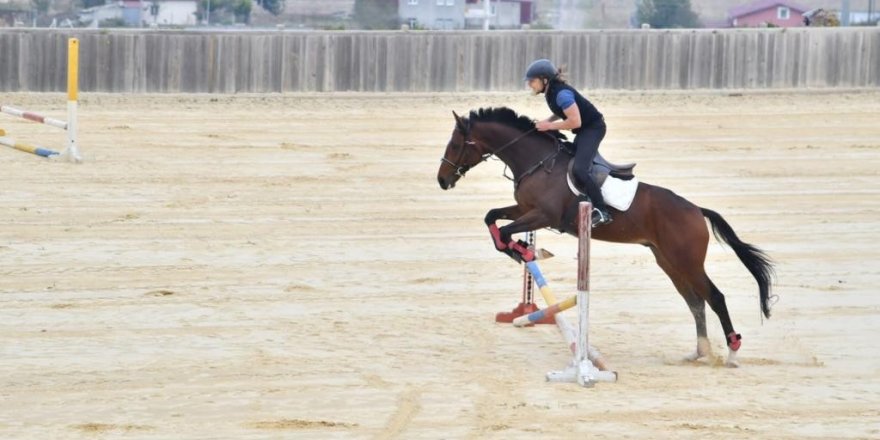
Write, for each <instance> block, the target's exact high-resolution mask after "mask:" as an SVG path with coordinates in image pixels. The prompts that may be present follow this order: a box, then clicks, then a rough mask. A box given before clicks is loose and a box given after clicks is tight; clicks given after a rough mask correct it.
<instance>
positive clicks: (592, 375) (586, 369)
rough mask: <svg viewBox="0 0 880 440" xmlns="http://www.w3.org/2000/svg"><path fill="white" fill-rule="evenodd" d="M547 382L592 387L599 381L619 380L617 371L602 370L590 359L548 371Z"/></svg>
mask: <svg viewBox="0 0 880 440" xmlns="http://www.w3.org/2000/svg"><path fill="white" fill-rule="evenodd" d="M547 382H568V383H577V384H579V385H580V386H582V387H587V388H590V387H592V386H593V385H595V384H596V383H598V382H617V373H615V372H613V371H601V370H599V369H598V368H596V366H595V365H593V363H592V362H590V361H589V360H583V361H580V362H577V363H573V364H572V365H569V366H568V367H567V368H566V369H564V370H560V371H551V372H549V373H547Z"/></svg>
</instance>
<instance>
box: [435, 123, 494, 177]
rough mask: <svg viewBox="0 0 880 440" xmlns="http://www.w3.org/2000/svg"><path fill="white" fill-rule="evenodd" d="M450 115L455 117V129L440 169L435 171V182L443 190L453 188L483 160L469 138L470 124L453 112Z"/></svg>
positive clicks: (476, 145)
mask: <svg viewBox="0 0 880 440" xmlns="http://www.w3.org/2000/svg"><path fill="white" fill-rule="evenodd" d="M452 115H453V116H454V117H455V129H454V130H453V131H452V136H451V137H450V139H449V143H448V144H446V152H445V153H444V154H443V158H442V159H440V162H441V163H440V169H439V170H438V171H437V181H438V182H439V183H440V188H443V189H449V188H453V187H455V182H457V181H458V179H460V178H462V177H464V175H465V173H467V171H468V170H469V169H471V167H473V166H475V165H477V164H478V163H480V162H482V161H483V160H484V159H485V157H484V154H483V151H482V150H481V147H480V145H479V144H478V143H477V142H476V141H475V140H474V139H472V138H471V125H470V122H469V121H468V120H467V119H464V118H462V117H460V116H458V115H457V114H456V113H455V112H452Z"/></svg>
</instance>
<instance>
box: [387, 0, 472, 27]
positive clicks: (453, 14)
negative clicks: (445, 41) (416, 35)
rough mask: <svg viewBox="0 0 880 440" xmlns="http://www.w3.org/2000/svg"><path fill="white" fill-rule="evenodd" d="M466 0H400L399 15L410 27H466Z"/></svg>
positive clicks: (402, 21) (401, 20)
mask: <svg viewBox="0 0 880 440" xmlns="http://www.w3.org/2000/svg"><path fill="white" fill-rule="evenodd" d="M464 9H465V0H399V3H398V6H397V15H398V17H400V22H401V23H403V24H406V25H409V27H410V29H464Z"/></svg>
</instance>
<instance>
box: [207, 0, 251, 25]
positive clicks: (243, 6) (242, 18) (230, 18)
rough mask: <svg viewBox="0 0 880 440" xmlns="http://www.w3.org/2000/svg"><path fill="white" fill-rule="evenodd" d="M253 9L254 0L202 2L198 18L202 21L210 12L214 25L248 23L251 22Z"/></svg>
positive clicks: (209, 0) (210, 0)
mask: <svg viewBox="0 0 880 440" xmlns="http://www.w3.org/2000/svg"><path fill="white" fill-rule="evenodd" d="M209 7H210V9H208V8H209ZM252 8H253V2H252V0H201V2H199V13H198V17H199V19H202V18H204V17H205V16H206V15H207V14H208V13H209V12H210V22H211V23H212V24H215V23H227V24H228V23H233V22H238V23H247V22H248V21H250V18H251V9H252Z"/></svg>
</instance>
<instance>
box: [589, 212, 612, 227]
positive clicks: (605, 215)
mask: <svg viewBox="0 0 880 440" xmlns="http://www.w3.org/2000/svg"><path fill="white" fill-rule="evenodd" d="M590 218H591V223H592V227H594V228H595V227H596V226H602V225H607V224H608V223H611V222H612V221H614V219H612V218H611V213H609V212H608V211H607V210H601V209H599V208H593V213H592V214H591V215H590Z"/></svg>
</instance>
